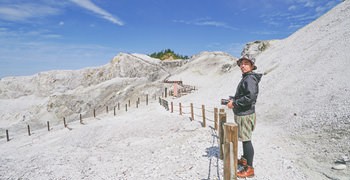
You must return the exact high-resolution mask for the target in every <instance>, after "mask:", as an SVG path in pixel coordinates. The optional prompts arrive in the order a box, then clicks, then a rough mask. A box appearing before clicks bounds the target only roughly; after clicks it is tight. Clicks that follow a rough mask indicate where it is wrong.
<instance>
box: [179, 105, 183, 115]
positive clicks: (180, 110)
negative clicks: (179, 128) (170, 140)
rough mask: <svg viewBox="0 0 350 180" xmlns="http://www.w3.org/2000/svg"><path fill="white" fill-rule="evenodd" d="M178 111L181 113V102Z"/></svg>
mask: <svg viewBox="0 0 350 180" xmlns="http://www.w3.org/2000/svg"><path fill="white" fill-rule="evenodd" d="M179 112H180V115H182V107H181V103H179Z"/></svg>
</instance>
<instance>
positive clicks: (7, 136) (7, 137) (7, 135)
mask: <svg viewBox="0 0 350 180" xmlns="http://www.w3.org/2000/svg"><path fill="white" fill-rule="evenodd" d="M6 139H7V142H9V141H10V136H9V130H7V129H6Z"/></svg>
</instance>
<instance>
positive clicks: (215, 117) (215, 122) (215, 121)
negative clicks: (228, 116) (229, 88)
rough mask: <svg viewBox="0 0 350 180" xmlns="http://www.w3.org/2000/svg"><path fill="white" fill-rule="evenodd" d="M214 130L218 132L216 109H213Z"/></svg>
mask: <svg viewBox="0 0 350 180" xmlns="http://www.w3.org/2000/svg"><path fill="white" fill-rule="evenodd" d="M214 128H215V130H218V108H214Z"/></svg>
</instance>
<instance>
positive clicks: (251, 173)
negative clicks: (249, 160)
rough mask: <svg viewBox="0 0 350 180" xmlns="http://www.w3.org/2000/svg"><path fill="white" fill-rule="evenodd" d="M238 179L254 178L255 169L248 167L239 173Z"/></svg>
mask: <svg viewBox="0 0 350 180" xmlns="http://www.w3.org/2000/svg"><path fill="white" fill-rule="evenodd" d="M237 177H239V178H250V177H254V168H253V167H251V166H246V167H245V168H244V170H242V171H239V172H238V173H237Z"/></svg>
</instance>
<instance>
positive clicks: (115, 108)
mask: <svg viewBox="0 0 350 180" xmlns="http://www.w3.org/2000/svg"><path fill="white" fill-rule="evenodd" d="M156 99H157V95H156V94H155V95H154V100H156ZM124 103H125V111H126V112H128V108H131V100H128V101H127V102H124ZM144 103H145V105H146V106H148V104H149V95H148V94H146V95H145V98H144ZM140 105H141V99H140V97H139V98H137V101H136V102H135V107H136V108H139V106H140ZM121 108H122V106H121V103H120V102H118V103H117V104H115V105H112V106H111V105H110V106H108V105H106V106H102V107H100V108H93V109H91V114H89V113H86V114H85V116H84V115H83V114H81V113H80V114H77V116H78V117H77V118H73V119H72V118H71V121H70V122H75V121H76V120H77V119H78V120H79V123H80V124H82V125H85V122H84V119H87V118H91V117H93V118H96V117H97V116H98V115H100V114H103V113H106V114H109V113H110V111H111V110H113V115H114V116H116V115H117V111H120V110H121ZM62 124H63V127H64V128H67V129H69V130H72V128H70V127H69V126H68V121H67V119H66V117H63V118H62ZM46 126H47V131H51V130H52V129H53V128H52V127H50V121H47V122H46ZM26 129H27V132H28V136H31V135H32V134H33V133H32V132H33V129H32V128H31V126H30V124H27V126H26ZM40 129H42V128H40ZM5 133H6V141H7V142H9V141H11V140H13V139H14V138H13V136H12V138H11V136H10V132H9V129H6V130H5ZM17 134H18V133H17ZM17 134H16V135H17ZM2 138H3V137H2V136H0V139H2Z"/></svg>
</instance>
